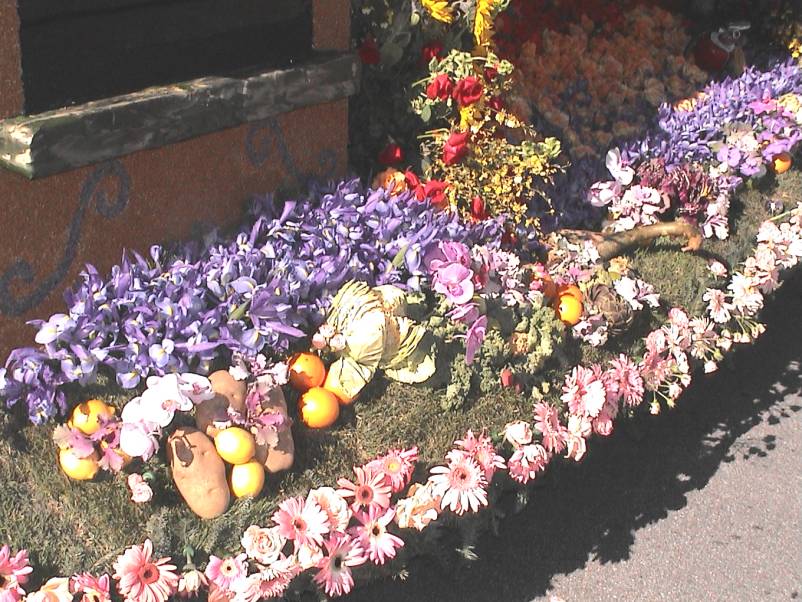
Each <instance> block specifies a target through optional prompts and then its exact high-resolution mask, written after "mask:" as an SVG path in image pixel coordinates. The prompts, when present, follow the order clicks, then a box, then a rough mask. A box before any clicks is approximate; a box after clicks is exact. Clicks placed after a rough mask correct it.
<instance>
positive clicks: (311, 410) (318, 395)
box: [298, 387, 340, 429]
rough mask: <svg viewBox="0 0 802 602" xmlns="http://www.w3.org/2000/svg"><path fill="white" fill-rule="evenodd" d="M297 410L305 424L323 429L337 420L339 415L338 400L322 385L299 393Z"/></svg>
mask: <svg viewBox="0 0 802 602" xmlns="http://www.w3.org/2000/svg"><path fill="white" fill-rule="evenodd" d="M298 412H299V413H300V414H301V420H302V421H303V423H304V424H305V425H306V426H308V427H309V428H313V429H323V428H326V427H328V426H331V425H332V424H334V423H335V422H336V421H337V417H338V416H339V415H340V401H339V399H337V396H336V395H335V394H334V393H332V392H331V391H329V390H327V389H324V388H323V387H312V388H311V389H309V390H308V391H307V392H306V393H304V394H303V395H301V399H300V400H299V401H298Z"/></svg>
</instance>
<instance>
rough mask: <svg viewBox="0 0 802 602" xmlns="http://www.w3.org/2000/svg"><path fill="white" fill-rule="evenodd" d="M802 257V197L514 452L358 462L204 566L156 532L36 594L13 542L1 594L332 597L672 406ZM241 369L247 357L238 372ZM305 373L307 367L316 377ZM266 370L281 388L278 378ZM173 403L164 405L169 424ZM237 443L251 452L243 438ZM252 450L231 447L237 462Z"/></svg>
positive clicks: (204, 394) (486, 447) (512, 437)
mask: <svg viewBox="0 0 802 602" xmlns="http://www.w3.org/2000/svg"><path fill="white" fill-rule="evenodd" d="M800 261H802V204H800V205H798V206H797V207H796V208H794V209H792V210H790V211H788V212H786V213H784V214H781V215H778V216H777V217H776V218H774V219H772V220H768V221H766V222H764V223H763V224H762V225H761V227H760V230H759V232H758V235H757V246H756V247H755V250H754V252H753V254H752V255H750V256H749V257H748V258H747V259H746V260H745V261H744V262H743V263H742V264H741V266H740V269H739V270H737V271H734V272H733V274H732V276H731V277H730V278H729V279H728V280H727V281H726V286H723V287H721V288H715V289H710V290H708V292H707V293H706V295H705V298H706V300H707V301H708V307H707V310H706V312H705V315H704V316H700V317H697V318H691V317H689V316H688V314H687V313H685V312H684V311H683V310H681V309H679V308H673V309H671V310H670V311H669V312H668V320H667V322H666V324H665V325H664V326H661V327H660V328H658V329H656V330H654V331H652V332H650V333H649V334H648V335H647V336H646V338H645V353H644V355H643V357H642V358H641V359H640V360H639V361H638V360H635V359H632V358H629V357H627V356H625V355H622V356H620V357H619V358H617V359H613V360H611V361H610V364H609V366H608V367H607V368H605V367H603V366H600V365H596V364H594V365H591V366H588V367H583V366H581V365H580V366H577V367H575V368H573V370H571V372H570V373H569V374H568V375H566V377H565V382H564V384H563V386H562V393H561V395H560V401H561V404H558V405H553V404H552V403H549V402H547V401H545V400H541V401H539V402H537V403H535V404H534V409H533V418H532V420H531V421H527V420H518V421H515V422H511V423H509V424H507V425H506V426H505V427H504V429H503V431H502V432H501V433H500V435H501V436H502V437H503V441H504V446H505V448H506V449H505V450H501V449H498V448H497V446H496V444H494V442H493V441H492V440H491V438H489V437H488V436H486V435H484V434H479V435H476V434H474V433H473V432H470V431H469V432H468V433H466V435H465V436H464V437H463V438H461V439H459V440H457V441H455V446H454V448H453V449H452V450H451V451H450V452H449V453H448V454H447V455H446V461H445V463H444V464H440V465H437V466H434V467H433V468H431V470H430V475H429V477H428V479H427V480H426V481H425V482H422V483H414V484H411V485H410V478H411V476H412V474H413V470H414V467H415V463H416V460H417V455H418V452H417V450H416V449H414V448H413V449H404V450H400V449H396V450H391V451H389V452H388V453H387V454H386V455H383V456H380V457H378V458H375V459H374V460H372V461H371V462H368V463H367V464H365V465H363V466H359V467H355V468H354V477H352V478H351V479H348V478H341V479H339V480H338V482H337V486H338V488H336V489H335V488H334V487H319V488H317V489H313V490H311V491H310V492H309V494H308V495H307V496H305V497H295V498H288V499H285V500H284V501H283V502H281V503H280V504H279V505H278V509H277V510H276V512H275V513H274V514H273V516H272V517H271V519H270V522H269V523H268V524H267V526H259V525H252V526H251V527H249V528H248V529H247V530H246V531H245V533H244V534H243V537H242V548H243V549H242V552H241V553H238V554H235V555H232V556H226V557H217V556H214V555H211V556H210V557H209V561H208V563H207V566H206V569H205V570H204V571H203V572H201V571H199V570H198V569H197V568H196V567H195V565H194V564H193V563H192V561H191V560H188V562H187V564H186V567H185V570H184V571H183V572H181V573H179V572H178V571H177V566H176V565H175V564H172V562H173V560H172V559H171V558H170V557H162V558H158V559H157V558H156V555H155V554H154V550H153V545H152V542H151V541H150V540H147V541H145V542H144V543H143V544H142V545H134V546H132V547H130V548H129V549H127V550H126V551H124V552H123V553H122V554H121V555H119V556H118V558H117V560H116V561H115V562H114V566H113V568H114V573H113V574H112V575H109V574H103V575H95V574H91V573H78V574H75V575H73V576H72V577H54V578H51V579H49V580H48V581H47V582H46V583H45V584H44V585H43V586H42V587H41V588H40V589H39V590H36V591H34V592H32V593H30V594H27V595H26V590H25V586H26V584H27V581H28V579H29V575H30V573H31V572H32V570H33V569H32V567H31V566H30V563H29V560H28V555H27V553H26V551H25V550H19V551H16V552H13V551H12V550H11V549H10V548H9V546H7V545H6V546H3V547H2V548H0V575H1V576H2V577H3V582H2V586H0V588H1V589H0V592H2V594H3V595H4V597H5V599H8V600H22V599H23V597H24V599H26V600H34V601H38V600H48V601H50V600H72V599H73V596H76V595H80V596H81V599H82V600H101V601H102V600H111V599H112V593H111V586H112V583H114V584H115V585H116V589H117V591H118V592H119V593H120V595H122V596H123V597H124V598H125V599H128V600H160V601H164V600H167V599H168V597H170V596H172V595H179V596H181V597H191V596H194V595H197V594H198V593H199V592H200V591H202V590H208V595H209V597H210V598H212V597H214V598H215V599H225V600H258V599H263V598H277V597H280V596H281V595H282V594H284V593H285V591H286V590H287V588H288V587H289V585H290V583H291V582H292V580H293V579H294V578H296V577H297V576H298V575H300V574H301V573H302V572H304V571H311V572H312V574H313V580H314V581H315V582H316V583H317V584H319V586H320V587H321V588H322V589H323V590H324V591H325V592H326V593H327V594H328V595H330V596H339V595H342V594H345V593H348V592H349V591H350V590H351V588H352V587H353V584H354V577H353V571H354V570H355V569H356V567H359V566H360V565H364V564H366V563H372V564H376V565H382V564H384V563H385V562H387V561H388V560H391V559H392V558H394V557H395V555H396V553H397V551H398V549H399V548H401V547H403V546H404V539H403V538H402V537H399V535H403V533H404V531H405V530H409V529H412V530H414V531H423V530H425V529H426V528H427V527H428V526H429V525H431V524H432V523H433V522H435V521H436V520H437V519H438V518H439V517H440V516H441V515H443V514H446V513H448V514H452V515H454V516H460V515H463V514H466V513H475V512H477V511H479V510H480V509H481V508H483V507H485V506H487V505H488V503H489V493H488V489H489V486H490V483H491V481H493V480H494V479H498V478H500V477H501V476H503V475H507V476H508V477H509V478H510V479H511V480H513V481H515V482H518V483H527V482H529V481H531V480H533V479H536V478H537V477H538V475H540V474H541V473H542V472H543V471H544V470H545V469H546V468H547V466H548V464H549V463H550V462H551V461H552V460H553V459H554V458H555V457H556V456H558V455H564V456H565V457H567V458H569V459H573V460H576V461H579V460H580V459H581V458H582V457H583V456H584V455H585V454H586V453H587V439H588V438H589V437H590V435H591V434H592V433H595V434H597V435H600V436H608V435H609V434H611V432H612V430H613V424H614V420H615V419H616V417H617V416H618V415H619V412H621V411H630V410H631V409H633V408H636V407H637V406H639V405H641V404H644V403H647V405H648V406H649V407H650V409H651V411H652V412H653V413H657V412H659V410H660V406H661V402H665V403H666V404H667V405H669V406H673V404H674V402H675V400H676V399H677V397H678V396H679V395H680V394H681V392H682V390H683V389H684V388H685V387H687V386H688V384H689V383H690V381H691V374H692V367H693V365H694V363H699V364H701V365H702V366H703V367H704V370H705V371H706V372H709V371H712V370H715V369H716V365H717V363H718V362H719V361H720V360H721V359H722V357H723V353H724V352H726V351H728V350H730V349H731V348H732V346H733V344H734V343H745V342H748V341H750V340H752V339H753V338H755V337H757V336H759V334H760V333H761V332H762V331H763V327H762V325H761V324H760V323H759V322H758V321H757V319H756V318H757V314H758V312H759V310H760V308H761V307H762V303H763V295H764V294H765V293H768V292H771V291H773V290H775V289H776V288H777V286H779V284H780V274H781V272H782V271H784V270H787V269H790V268H792V267H794V266H795V265H797V264H798V263H799V262H800ZM716 271H717V273H719V274H720V272H718V270H716ZM333 336H336V335H333ZM241 368H242V366H241V365H238V366H237V368H235V369H234V370H233V372H234V374H238V373H239V370H240V369H241ZM307 376H308V375H307V374H303V375H302V376H298V377H296V379H298V378H300V379H302V380H304V381H305V379H306V378H307ZM313 376H314V375H313ZM231 378H232V379H233V376H232V377H231ZM267 382H268V383H270V385H269V386H270V387H271V388H272V386H273V382H274V381H273V380H272V378H270V379H268V381H267ZM174 384H178V385H179V387H181V389H180V390H183V391H184V394H185V395H186V397H183V398H182V399H183V401H184V402H186V405H189V404H190V403H193V404H194V403H197V402H198V400H199V399H201V398H205V399H202V401H201V404H202V403H207V402H208V401H210V400H212V399H214V397H211V395H212V391H213V388H212V386H211V380H210V379H206V380H204V379H202V378H198V377H187V376H184V377H176V378H175V379H172V378H171V379H168V380H167V381H166V382H165V381H164V380H160V381H158V382H155V383H153V387H152V388H149V389H148V391H151V390H153V389H155V390H158V389H161V388H164V389H163V390H166V388H167V387H172V386H173V385H174ZM256 390H258V385H257V388H256ZM232 393H233V392H232ZM143 397H144V395H143ZM229 403H230V400H229ZM563 404H564V405H563ZM79 407H80V406H79ZM92 408H95V409H99V408H101V406H100V405H98V404H88V405H87V406H86V407H84V408H81V409H80V410H78V413H77V414H74V415H73V418H72V420H71V423H72V427H71V428H78V427H80V428H79V429H78V430H80V431H81V432H85V431H92V430H93V429H94V428H95V426H96V425H102V424H103V423H104V422H106V420H107V418H108V417H109V415H112V416H113V413H111V412H97V413H96V414H97V415H96V416H95V417H94V419H93V417H92V416H91V415H89V416H88V417H86V415H87V410H91V409H92ZM229 408H230V405H229ZM561 408H562V409H561ZM175 409H177V408H175ZM170 412H171V409H169V408H164V409H163V412H162V418H163V419H164V420H163V421H164V422H166V421H167V417H168V416H169V414H170ZM229 428H230V427H229ZM196 432H200V431H196ZM222 432H225V430H223V431H220V433H222ZM229 451H230V453H232V454H233V453H236V454H239V453H240V451H239V450H234V449H233V448H232V449H231V450H229ZM499 451H502V453H503V455H501V454H499ZM178 453H179V454H181V453H182V452H178ZM200 453H203V451H201V452H200ZM249 453H250V451H249V452H248V453H246V454H243V455H240V456H239V457H234V456H229V459H231V460H232V461H235V462H236V461H239V460H242V459H243V458H244V456H245V455H249ZM505 456H507V457H506V458H505ZM182 493H183V491H182ZM135 495H136V493H135ZM398 529H400V531H398ZM394 531H395V532H394ZM395 533H398V534H399V535H397V534H395ZM190 558H191V556H190Z"/></svg>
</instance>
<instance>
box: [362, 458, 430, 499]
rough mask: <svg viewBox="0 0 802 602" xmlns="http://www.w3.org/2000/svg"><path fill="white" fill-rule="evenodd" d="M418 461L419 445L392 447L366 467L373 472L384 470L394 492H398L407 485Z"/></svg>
mask: <svg viewBox="0 0 802 602" xmlns="http://www.w3.org/2000/svg"><path fill="white" fill-rule="evenodd" d="M417 461H418V448H417V447H413V448H412V449H391V450H390V451H389V452H387V453H386V454H385V455H383V456H379V457H378V458H376V459H375V460H372V461H370V462H368V463H367V464H366V465H365V468H367V469H370V470H372V471H373V472H383V473H384V475H385V477H386V478H387V481H388V483H389V484H390V487H391V488H392V491H393V493H398V492H399V491H401V490H402V489H403V488H404V487H406V486H407V483H408V482H409V478H410V477H411V476H412V471H413V470H414V469H415V462H417Z"/></svg>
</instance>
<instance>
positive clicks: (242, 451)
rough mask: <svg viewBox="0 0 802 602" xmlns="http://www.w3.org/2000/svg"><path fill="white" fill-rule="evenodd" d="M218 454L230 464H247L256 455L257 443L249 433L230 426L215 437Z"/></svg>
mask: <svg viewBox="0 0 802 602" xmlns="http://www.w3.org/2000/svg"><path fill="white" fill-rule="evenodd" d="M214 446H215V448H216V449H217V453H218V454H219V455H220V457H221V458H223V460H225V461H226V462H228V463H229V464H245V462H248V461H250V459H251V458H253V455H254V454H255V453H256V441H255V440H254V438H253V435H251V434H250V433H249V432H248V431H246V430H245V429H243V428H240V427H238V426H230V427H228V428H227V429H223V430H222V431H220V432H219V433H217V434H216V435H215V436H214Z"/></svg>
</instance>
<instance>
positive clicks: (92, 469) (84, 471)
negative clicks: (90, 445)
mask: <svg viewBox="0 0 802 602" xmlns="http://www.w3.org/2000/svg"><path fill="white" fill-rule="evenodd" d="M97 459H98V457H97V452H92V455H91V456H87V457H86V458H79V457H78V456H76V455H75V454H74V453H73V452H72V451H71V450H69V449H61V450H59V452H58V463H59V464H60V465H61V470H63V471H64V474H65V475H67V476H68V477H70V478H71V479H75V480H76V481H89V480H90V479H93V478H94V477H95V475H96V474H97V471H98V470H99V469H100V465H99V464H98V463H97Z"/></svg>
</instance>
